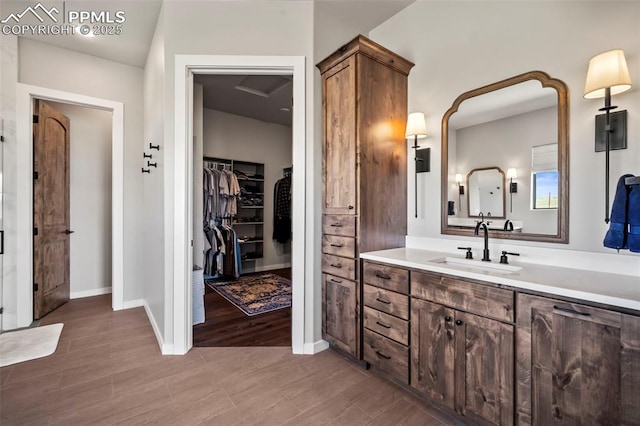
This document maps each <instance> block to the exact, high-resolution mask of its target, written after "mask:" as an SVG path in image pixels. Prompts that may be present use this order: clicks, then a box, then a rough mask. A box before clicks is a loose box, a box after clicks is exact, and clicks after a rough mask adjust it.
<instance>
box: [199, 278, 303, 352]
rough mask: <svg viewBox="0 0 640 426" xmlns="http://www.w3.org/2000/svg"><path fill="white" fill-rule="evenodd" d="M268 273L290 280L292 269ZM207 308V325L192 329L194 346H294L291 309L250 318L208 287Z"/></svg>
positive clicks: (206, 290) (205, 302)
mask: <svg viewBox="0 0 640 426" xmlns="http://www.w3.org/2000/svg"><path fill="white" fill-rule="evenodd" d="M268 272H270V273H273V274H276V275H280V276H282V277H285V278H288V279H291V268H285V269H276V270H272V271H268ZM204 306H205V322H204V323H203V324H198V325H196V326H194V327H193V345H194V346H200V347H227V346H291V308H285V309H280V310H277V311H273V312H268V313H266V314H261V315H256V316H253V317H249V316H246V315H245V314H244V313H243V312H242V311H240V309H238V308H236V307H235V306H234V305H233V304H232V303H231V302H229V301H228V300H226V299H225V298H224V297H222V296H220V295H219V294H218V293H216V292H215V291H213V290H212V289H211V288H209V286H207V285H206V284H205V295H204Z"/></svg>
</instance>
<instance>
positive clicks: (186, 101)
mask: <svg viewBox="0 0 640 426" xmlns="http://www.w3.org/2000/svg"><path fill="white" fill-rule="evenodd" d="M194 74H227V75H228V74H280V75H282V74H287V75H292V76H293V105H294V108H293V116H292V118H293V119H292V136H293V143H292V145H293V146H292V150H293V167H294V169H295V171H296V176H297V177H296V179H294V180H293V181H292V200H293V201H292V204H293V205H292V208H293V211H294V212H296V214H295V215H293V217H292V232H293V235H294V239H293V240H292V246H291V266H292V270H291V281H292V289H291V290H292V307H291V343H292V349H293V353H295V354H303V353H315V352H317V351H318V350H322V349H324V347H323V348H319V347H318V345H314V344H313V343H306V340H305V324H307V325H309V324H313V313H314V312H313V311H314V309H313V306H312V305H310V304H309V301H308V300H307V299H309V298H310V297H311V298H312V297H313V291H308V292H305V276H306V272H308V270H313V267H312V266H311V267H308V265H307V263H306V262H307V259H306V256H305V253H306V250H305V241H307V237H308V235H307V234H308V233H307V231H306V229H305V223H306V220H307V218H306V216H307V214H313V212H308V211H306V210H305V203H306V185H307V184H309V182H308V181H307V179H306V104H305V101H306V86H305V57H304V56H218V55H176V56H175V128H174V131H175V138H174V140H175V146H174V163H173V167H174V175H173V177H174V179H173V182H174V185H173V188H171V187H170V185H167V186H166V188H165V190H166V191H168V192H166V193H165V198H167V197H168V199H173V206H174V209H173V212H172V213H173V233H172V234H168V235H166V236H165V240H166V241H170V240H171V239H172V240H173V245H174V250H173V259H172V262H173V276H170V277H167V278H168V279H169V280H172V282H173V293H172V294H171V293H169V294H166V297H165V302H166V304H167V305H169V306H167V307H168V308H169V309H171V308H172V310H173V331H174V336H173V337H174V341H173V351H174V353H175V354H185V353H187V352H188V351H189V349H191V347H192V346H193V328H192V320H191V318H192V291H191V288H192V283H191V276H192V273H191V265H192V257H193V252H192V247H191V240H192V238H193V213H192V212H193V185H192V180H193V178H192V176H193V75H194ZM171 189H173V193H171ZM312 222H313V221H311V223H312ZM311 281H312V284H311V285H310V286H313V280H311ZM306 294H308V295H309V297H307V298H305V295H306ZM305 305H308V306H305ZM309 305H310V306H309ZM305 308H306V309H305ZM308 334H309V333H308ZM308 337H309V339H308V340H310V341H311V342H313V335H312V334H311V336H308ZM321 346H322V345H321Z"/></svg>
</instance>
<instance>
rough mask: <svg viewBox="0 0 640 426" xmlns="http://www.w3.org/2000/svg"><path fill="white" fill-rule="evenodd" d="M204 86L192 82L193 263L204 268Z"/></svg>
mask: <svg viewBox="0 0 640 426" xmlns="http://www.w3.org/2000/svg"><path fill="white" fill-rule="evenodd" d="M203 96H204V88H203V87H202V85H201V84H197V83H194V84H193V264H194V266H199V267H201V268H204V234H203V233H202V232H201V231H202V229H201V228H202V223H203V222H204V215H203V213H202V210H203V208H204V205H203V203H204V197H203V194H202V185H203V182H202V173H201V171H202V168H203V167H204V162H203V160H202V157H203V149H204V135H203V133H204V123H203V119H204V118H203V116H204V107H203V106H202V101H203Z"/></svg>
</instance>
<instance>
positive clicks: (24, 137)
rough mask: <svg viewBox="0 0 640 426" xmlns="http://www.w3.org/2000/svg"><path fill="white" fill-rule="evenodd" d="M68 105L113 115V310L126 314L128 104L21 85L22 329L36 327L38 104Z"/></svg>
mask: <svg viewBox="0 0 640 426" xmlns="http://www.w3.org/2000/svg"><path fill="white" fill-rule="evenodd" d="M35 98H37V99H41V100H44V101H55V102H63V103H68V104H72V105H78V106H83V107H89V108H95V109H101V110H106V111H111V112H112V114H113V116H112V119H111V138H112V139H111V151H112V152H111V155H112V159H111V182H112V188H111V213H112V220H111V255H112V260H111V273H112V283H111V292H112V296H111V305H112V308H113V310H120V309H124V104H123V103H121V102H114V101H109V100H105V99H99V98H94V97H90V96H84V95H79V94H76V93H70V92H63V91H60V90H55V89H48V88H45V87H39V86H32V85H28V84H23V83H18V84H17V85H16V139H17V149H16V154H17V163H18V164H19V165H20V167H18V168H17V173H16V174H17V197H16V209H17V223H16V225H17V229H16V230H17V236H16V239H17V241H16V244H17V265H16V275H17V283H18V285H17V291H16V293H17V306H16V312H17V327H28V326H29V325H30V324H31V323H32V322H33V127H32V121H33V119H32V117H33V100H34V99H35Z"/></svg>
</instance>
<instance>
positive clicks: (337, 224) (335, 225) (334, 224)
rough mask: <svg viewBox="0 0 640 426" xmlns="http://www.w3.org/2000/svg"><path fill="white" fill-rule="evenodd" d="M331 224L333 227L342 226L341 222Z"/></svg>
mask: <svg viewBox="0 0 640 426" xmlns="http://www.w3.org/2000/svg"><path fill="white" fill-rule="evenodd" d="M331 226H333V227H334V228H342V224H341V223H332V224H331Z"/></svg>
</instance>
